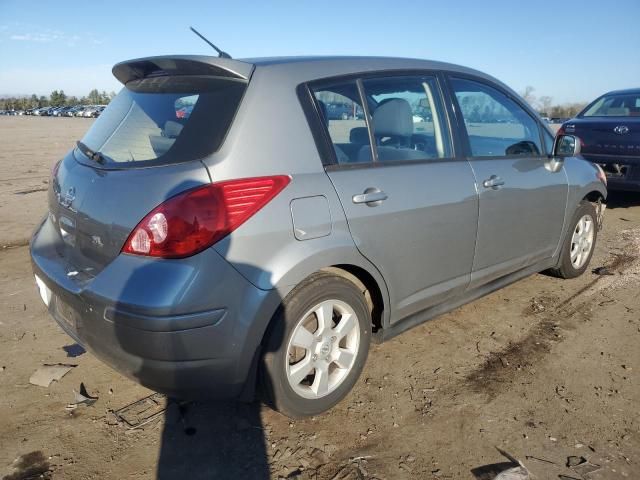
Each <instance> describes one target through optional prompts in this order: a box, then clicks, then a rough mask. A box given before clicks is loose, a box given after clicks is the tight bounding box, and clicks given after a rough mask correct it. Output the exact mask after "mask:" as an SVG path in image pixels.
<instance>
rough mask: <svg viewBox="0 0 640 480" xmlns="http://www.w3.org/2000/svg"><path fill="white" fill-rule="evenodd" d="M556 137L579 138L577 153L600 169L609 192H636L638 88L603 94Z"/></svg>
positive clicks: (639, 174)
mask: <svg viewBox="0 0 640 480" xmlns="http://www.w3.org/2000/svg"><path fill="white" fill-rule="evenodd" d="M558 134H559V135H562V134H568V135H575V136H576V137H578V138H579V139H580V143H581V147H580V154H581V155H582V157H583V158H584V159H585V160H589V161H590V162H593V163H596V164H598V165H599V166H600V167H602V169H603V170H604V172H605V173H606V175H607V181H608V184H609V190H626V191H636V192H640V88H635V89H628V90H616V91H613V92H609V93H605V94H604V95H602V96H601V97H598V98H597V99H596V100H594V101H593V102H591V103H590V104H589V105H587V106H586V107H585V108H584V110H582V111H581V112H580V113H579V114H578V115H576V116H575V117H574V118H572V119H570V120H568V121H566V122H565V123H564V124H563V125H562V127H560V130H558Z"/></svg>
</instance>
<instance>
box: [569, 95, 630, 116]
mask: <svg viewBox="0 0 640 480" xmlns="http://www.w3.org/2000/svg"><path fill="white" fill-rule="evenodd" d="M580 116H581V117H638V116H640V93H636V94H615V95H605V96H603V97H600V98H599V99H598V100H596V101H595V102H593V103H592V104H591V105H589V106H588V107H587V108H586V109H585V110H584V112H582V115H580Z"/></svg>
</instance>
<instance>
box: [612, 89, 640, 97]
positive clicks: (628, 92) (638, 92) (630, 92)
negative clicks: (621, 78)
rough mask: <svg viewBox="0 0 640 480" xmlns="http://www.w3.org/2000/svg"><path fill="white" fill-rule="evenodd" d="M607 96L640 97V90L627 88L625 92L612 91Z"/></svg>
mask: <svg viewBox="0 0 640 480" xmlns="http://www.w3.org/2000/svg"><path fill="white" fill-rule="evenodd" d="M605 95H640V88H626V89H623V90H612V91H610V92H607V93H605Z"/></svg>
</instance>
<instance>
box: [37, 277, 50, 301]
mask: <svg viewBox="0 0 640 480" xmlns="http://www.w3.org/2000/svg"><path fill="white" fill-rule="evenodd" d="M35 277H36V285H37V286H38V291H39V292H40V298H41V299H42V301H43V302H44V304H45V305H46V306H47V308H48V307H49V304H50V303H51V289H50V288H49V287H47V286H46V285H45V283H44V282H43V281H42V279H41V278H40V277H39V276H38V275H36V276H35Z"/></svg>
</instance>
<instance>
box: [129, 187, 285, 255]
mask: <svg viewBox="0 0 640 480" xmlns="http://www.w3.org/2000/svg"><path fill="white" fill-rule="evenodd" d="M290 181H291V178H290V177H288V176H286V175H276V176H272V177H256V178H242V179H239V180H228V181H224V182H217V183H211V184H208V185H204V186H201V187H196V188H194V189H192V190H187V191H186V192H183V193H181V194H179V195H176V196H175V197H172V198H170V199H169V200H167V201H165V202H163V203H161V204H160V205H158V206H157V207H156V208H154V209H153V210H152V211H151V212H149V213H148V214H147V215H146V216H145V217H144V218H143V219H142V221H141V222H140V223H138V225H137V226H136V228H134V230H133V232H131V234H130V235H129V238H127V241H126V242H125V244H124V247H122V252H123V253H131V254H135V255H145V256H150V257H162V258H183V257H188V256H191V255H195V254H196V253H198V252H201V251H202V250H204V249H206V248H208V247H210V246H211V245H213V244H214V243H216V242H217V241H218V240H220V239H222V238H223V237H225V236H227V235H228V234H229V233H231V232H233V231H234V230H235V229H237V228H238V227H239V226H240V225H242V224H243V223H244V222H246V221H247V220H248V219H249V218H251V217H252V216H253V215H254V214H255V213H256V212H257V211H258V210H260V209H261V208H262V207H264V206H265V205H266V204H267V203H269V201H270V200H271V199H273V198H274V197H275V196H276V195H278V193H280V192H281V191H282V189H284V187H286V186H287V185H288V184H289V182H290Z"/></svg>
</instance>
